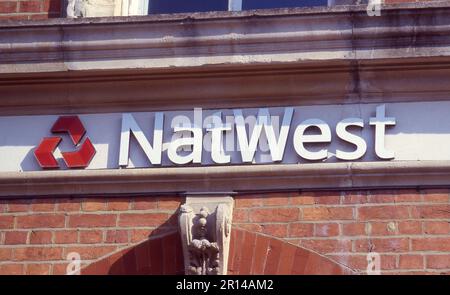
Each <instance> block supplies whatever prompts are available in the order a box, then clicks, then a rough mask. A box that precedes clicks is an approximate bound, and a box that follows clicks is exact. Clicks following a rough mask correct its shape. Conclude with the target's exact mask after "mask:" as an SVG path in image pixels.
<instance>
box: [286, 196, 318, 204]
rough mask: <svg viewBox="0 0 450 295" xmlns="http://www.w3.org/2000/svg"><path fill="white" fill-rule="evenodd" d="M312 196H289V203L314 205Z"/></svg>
mask: <svg viewBox="0 0 450 295" xmlns="http://www.w3.org/2000/svg"><path fill="white" fill-rule="evenodd" d="M314 204H315V199H314V197H311V196H308V195H303V194H302V195H298V196H292V197H291V205H314Z"/></svg>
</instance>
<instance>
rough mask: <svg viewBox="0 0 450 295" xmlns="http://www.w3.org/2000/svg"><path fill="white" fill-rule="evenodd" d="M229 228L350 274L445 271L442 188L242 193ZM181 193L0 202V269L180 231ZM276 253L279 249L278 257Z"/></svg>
mask: <svg viewBox="0 0 450 295" xmlns="http://www.w3.org/2000/svg"><path fill="white" fill-rule="evenodd" d="M235 200H236V203H235V211H234V217H233V218H234V220H233V225H234V227H235V228H236V227H237V228H242V229H246V230H248V231H251V232H255V233H259V234H262V235H266V236H273V237H278V238H281V239H282V240H284V241H287V242H289V243H292V244H294V245H298V246H301V247H304V248H306V249H310V250H313V251H315V252H318V253H319V254H322V255H325V256H326V257H328V258H331V259H332V260H335V261H337V262H339V263H341V264H343V265H345V266H348V267H350V268H352V269H354V270H356V271H357V272H360V273H363V272H364V271H365V269H366V265H367V264H366V254H367V253H368V252H369V251H376V252H379V253H380V254H381V260H382V263H381V265H382V272H383V273H386V274H399V273H401V274H413V273H432V274H439V273H450V203H449V190H447V189H445V190H422V191H415V190H392V191H360V192H320V193H312V192H304V193H302V194H298V193H279V194H253V195H239V196H237V197H236V198H235ZM182 201H183V199H182V198H180V197H171V196H164V197H125V196H123V197H121V198H108V197H104V198H101V197H98V198H88V197H86V198H65V197H55V198H46V199H42V198H34V199H24V200H18V199H11V200H6V199H4V200H0V274H5V273H19V274H32V273H33V274H34V273H42V274H60V273H65V270H66V266H67V261H66V257H67V254H68V253H70V252H74V251H75V252H78V253H80V255H81V258H82V260H83V261H84V265H86V264H90V263H92V262H94V261H96V260H98V259H99V258H101V257H104V256H108V255H110V254H111V253H114V252H116V251H120V250H122V249H126V248H129V247H130V246H132V245H135V244H137V243H139V242H142V241H144V240H146V239H147V238H148V237H149V236H152V237H157V236H159V235H160V234H164V233H168V232H175V231H176V230H177V214H176V211H177V208H178V207H179V205H180V203H181V202H182ZM280 255H281V254H280Z"/></svg>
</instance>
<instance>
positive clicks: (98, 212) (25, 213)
mask: <svg viewBox="0 0 450 295" xmlns="http://www.w3.org/2000/svg"><path fill="white" fill-rule="evenodd" d="M150 210H153V211H150ZM177 210H178V209H176V210H171V209H146V210H123V211H105V210H102V211H16V212H3V213H0V216H11V215H14V216H29V215H67V216H72V215H120V214H139V213H142V214H146V213H166V214H172V215H173V214H175V213H176V212H177Z"/></svg>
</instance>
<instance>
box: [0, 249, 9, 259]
mask: <svg viewBox="0 0 450 295" xmlns="http://www.w3.org/2000/svg"><path fill="white" fill-rule="evenodd" d="M11 259H12V249H11V248H0V261H9V260H11Z"/></svg>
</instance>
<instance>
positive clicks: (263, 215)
mask: <svg viewBox="0 0 450 295" xmlns="http://www.w3.org/2000/svg"><path fill="white" fill-rule="evenodd" d="M298 215H299V209H298V208H292V207H291V208H261V209H251V210H250V221H252V222H286V221H296V220H298Z"/></svg>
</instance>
